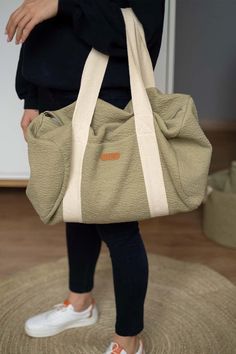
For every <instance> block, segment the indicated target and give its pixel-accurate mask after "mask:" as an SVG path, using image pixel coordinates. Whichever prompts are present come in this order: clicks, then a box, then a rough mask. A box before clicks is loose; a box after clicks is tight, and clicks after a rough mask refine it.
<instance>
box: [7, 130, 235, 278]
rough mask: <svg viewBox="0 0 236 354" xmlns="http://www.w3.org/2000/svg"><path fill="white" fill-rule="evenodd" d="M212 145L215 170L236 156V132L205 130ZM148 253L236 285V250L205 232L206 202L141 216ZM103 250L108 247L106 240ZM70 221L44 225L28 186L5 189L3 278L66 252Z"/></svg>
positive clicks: (213, 167)
mask: <svg viewBox="0 0 236 354" xmlns="http://www.w3.org/2000/svg"><path fill="white" fill-rule="evenodd" d="M205 133H206V135H207V137H208V139H209V140H210V142H211V143H212V145H213V155H212V161H211V167H210V173H212V172H214V171H216V170H219V169H223V168H228V167H229V164H230V161H231V160H233V159H234V160H235V159H236V132H235V131H221V132H211V133H210V132H205ZM139 225H140V230H141V234H142V236H143V239H144V242H145V245H146V249H147V251H148V252H153V253H157V254H162V255H166V256H168V257H172V258H175V259H179V260H186V261H190V262H199V263H202V264H205V265H208V266H209V267H211V268H212V269H215V270H216V271H218V272H219V273H221V274H223V275H224V276H226V277H227V278H228V279H230V280H231V281H232V282H233V283H234V284H236V249H231V248H227V247H223V246H220V245H218V244H216V243H215V242H213V241H210V240H208V239H207V237H206V236H205V235H204V234H203V232H202V206H200V207H199V208H198V209H196V210H194V211H192V212H189V213H182V214H176V215H172V216H164V217H159V218H153V219H149V220H145V221H140V222H139ZM101 252H108V250H107V248H106V245H105V244H104V243H103V245H102V250H101ZM66 255H67V253H66V243H65V224H64V223H60V224H56V225H53V226H52V225H44V224H43V223H42V222H41V221H40V220H39V217H38V216H37V214H36V213H35V211H34V209H33V207H32V206H31V204H30V202H29V200H28V199H27V197H26V195H25V188H1V189H0V277H1V279H3V278H5V277H7V276H8V275H9V274H12V273H14V272H16V271H18V270H24V269H28V268H29V267H31V266H33V265H36V264H40V263H43V262H50V261H53V260H56V259H58V258H60V257H63V256H66Z"/></svg>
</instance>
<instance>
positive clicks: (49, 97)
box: [38, 87, 101, 311]
mask: <svg viewBox="0 0 236 354" xmlns="http://www.w3.org/2000/svg"><path fill="white" fill-rule="evenodd" d="M77 96H78V92H77V91H76V90H75V91H64V90H57V89H50V88H46V87H39V88H38V102H39V112H40V113H41V112H43V111H44V110H56V109H59V108H62V107H64V106H66V105H68V104H70V103H72V102H73V101H75V100H76V99H77ZM65 231H66V245H67V255H68V267H69V280H68V287H69V294H68V297H67V299H68V300H69V301H70V302H71V303H72V304H73V306H74V307H75V310H77V311H82V310H83V309H85V308H87V307H88V306H89V305H90V304H91V301H92V293H91V291H92V288H93V285H94V283H93V280H94V279H93V278H94V272H95V267H96V262H97V259H98V256H99V253H100V249H101V239H100V236H99V234H98V232H97V229H96V226H95V225H94V224H83V223H76V222H74V223H72V222H68V223H67V222H66V223H65Z"/></svg>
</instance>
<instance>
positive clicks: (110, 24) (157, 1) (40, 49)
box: [15, 0, 165, 109]
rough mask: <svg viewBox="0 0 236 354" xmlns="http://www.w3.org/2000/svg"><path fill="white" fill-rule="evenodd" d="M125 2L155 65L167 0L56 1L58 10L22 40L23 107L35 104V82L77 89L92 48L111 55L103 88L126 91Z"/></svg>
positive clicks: (18, 80) (19, 68) (20, 80)
mask: <svg viewBox="0 0 236 354" xmlns="http://www.w3.org/2000/svg"><path fill="white" fill-rule="evenodd" d="M124 7H131V8H132V9H133V11H134V13H135V14H136V16H137V17H138V19H139V20H140V22H141V23H142V25H143V28H144V33H145V38H146V42H147V47H148V50H149V53H150V56H151V60H152V64H153V69H154V68H155V65H156V61H157V59H158V55H159V51H160V46H161V39H162V32H163V20H164V9H165V0H59V2H58V12H57V15H56V16H55V17H53V18H50V19H48V20H45V21H43V22H41V23H39V24H38V25H36V26H35V27H34V29H33V30H32V31H31V33H30V35H29V36H28V38H27V39H26V41H25V42H24V43H23V44H22V45H21V49H20V55H19V60H18V66H17V72H16V79H15V88H16V92H17V95H18V97H19V98H20V99H24V100H25V101H24V108H35V109H37V107H38V106H37V86H42V87H48V88H55V89H62V90H77V91H78V90H79V87H80V80H81V74H82V71H83V67H84V63H85V60H86V58H87V56H88V54H89V52H90V50H91V48H92V47H94V48H95V49H97V50H98V51H100V52H102V53H105V54H107V55H109V56H110V58H109V62H108V65H107V69H106V72H105V76H104V80H103V83H102V87H101V91H102V90H103V89H112V88H118V89H121V90H123V89H126V90H127V91H130V83H129V71H128V58H127V46H126V34H125V22H124V19H123V16H122V12H121V10H120V8H124ZM94 70H96V68H94ZM101 91H100V92H101Z"/></svg>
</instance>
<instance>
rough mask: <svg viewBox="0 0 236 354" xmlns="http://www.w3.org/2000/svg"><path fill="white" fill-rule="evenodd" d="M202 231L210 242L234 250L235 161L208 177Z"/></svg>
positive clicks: (235, 215) (235, 218) (235, 234)
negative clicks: (227, 167) (228, 166)
mask: <svg viewBox="0 0 236 354" xmlns="http://www.w3.org/2000/svg"><path fill="white" fill-rule="evenodd" d="M203 231H204V233H205V234H206V236H207V237H208V238H209V239H211V240H212V241H215V242H217V243H219V244H220V245H223V246H227V247H232V248H236V160H235V161H232V162H231V165H230V168H229V169H224V170H221V171H217V172H214V173H212V174H211V175H209V176H208V182H207V191H206V196H205V198H204V200H203Z"/></svg>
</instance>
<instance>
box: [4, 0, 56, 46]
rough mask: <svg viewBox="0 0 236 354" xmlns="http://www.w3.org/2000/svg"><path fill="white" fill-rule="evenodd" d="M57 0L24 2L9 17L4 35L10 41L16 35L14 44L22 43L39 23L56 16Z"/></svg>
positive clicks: (29, 0) (28, 0)
mask: <svg viewBox="0 0 236 354" xmlns="http://www.w3.org/2000/svg"><path fill="white" fill-rule="evenodd" d="M57 12H58V0H25V1H24V2H23V4H22V5H20V6H19V7H18V8H17V9H16V10H15V11H14V12H12V14H11V15H10V17H9V20H8V22H7V25H6V30H5V34H7V35H8V41H11V40H12V38H13V37H14V34H15V33H16V41H15V43H16V44H19V43H23V42H24V41H25V40H26V38H27V37H28V36H29V34H30V32H31V31H32V29H33V28H34V27H35V26H36V25H37V24H38V23H40V22H43V21H44V20H47V19H49V18H51V17H54V16H56V14H57Z"/></svg>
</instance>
